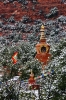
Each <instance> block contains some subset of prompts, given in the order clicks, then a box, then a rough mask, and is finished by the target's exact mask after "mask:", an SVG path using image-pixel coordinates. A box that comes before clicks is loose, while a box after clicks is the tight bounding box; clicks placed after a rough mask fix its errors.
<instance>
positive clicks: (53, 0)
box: [0, 0, 66, 20]
mask: <svg viewBox="0 0 66 100" xmlns="http://www.w3.org/2000/svg"><path fill="white" fill-rule="evenodd" d="M15 5H16V6H15ZM32 6H33V4H32V3H31V1H30V0H29V3H28V5H27V9H24V7H22V4H20V3H18V2H16V1H15V2H14V3H7V4H4V3H3V2H0V15H3V14H4V16H5V18H9V17H10V16H11V15H14V16H15V19H16V20H20V19H21V18H22V16H24V15H28V16H30V17H31V18H32V19H38V18H40V19H44V16H40V15H39V14H38V11H39V10H41V9H42V10H43V11H44V13H46V14H47V13H48V12H49V11H50V9H51V8H53V7H57V8H58V9H59V15H65V16H66V4H62V3H61V0H38V4H36V5H35V11H33V10H32ZM23 9H24V10H23Z"/></svg>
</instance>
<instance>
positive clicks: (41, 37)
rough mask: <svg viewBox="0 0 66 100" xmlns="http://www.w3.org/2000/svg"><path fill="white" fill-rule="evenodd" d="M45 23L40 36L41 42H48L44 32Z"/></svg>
mask: <svg viewBox="0 0 66 100" xmlns="http://www.w3.org/2000/svg"><path fill="white" fill-rule="evenodd" d="M44 29H45V27H44V25H42V26H41V29H40V32H41V36H40V42H41V41H42V42H46V38H45V34H44Z"/></svg>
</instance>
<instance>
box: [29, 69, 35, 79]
mask: <svg viewBox="0 0 66 100" xmlns="http://www.w3.org/2000/svg"><path fill="white" fill-rule="evenodd" d="M30 76H31V77H34V74H33V71H32V69H31V74H30Z"/></svg>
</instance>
